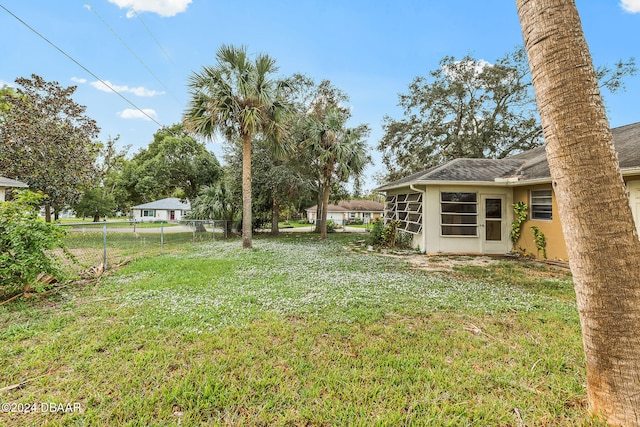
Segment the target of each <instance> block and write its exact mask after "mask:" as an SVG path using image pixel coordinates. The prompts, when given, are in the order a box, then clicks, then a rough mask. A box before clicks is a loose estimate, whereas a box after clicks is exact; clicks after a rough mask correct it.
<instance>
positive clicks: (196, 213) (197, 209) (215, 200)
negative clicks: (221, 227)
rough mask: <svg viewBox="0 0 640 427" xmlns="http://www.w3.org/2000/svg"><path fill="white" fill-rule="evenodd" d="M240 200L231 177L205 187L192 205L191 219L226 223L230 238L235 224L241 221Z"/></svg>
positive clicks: (226, 233)
mask: <svg viewBox="0 0 640 427" xmlns="http://www.w3.org/2000/svg"><path fill="white" fill-rule="evenodd" d="M239 201H240V200H239V199H238V198H237V197H234V194H233V190H232V186H231V183H230V180H229V175H228V174H225V175H224V176H223V178H222V179H220V180H219V181H218V182H216V183H215V184H213V185H210V186H207V187H204V188H203V189H202V190H201V191H200V194H199V195H198V197H196V198H195V199H194V200H193V202H192V203H191V212H189V215H188V217H189V218H190V219H211V220H224V221H225V228H226V229H225V235H226V236H230V235H231V232H232V227H233V223H234V222H235V221H237V220H239V219H240V212H241V209H242V206H241V204H240V203H239Z"/></svg>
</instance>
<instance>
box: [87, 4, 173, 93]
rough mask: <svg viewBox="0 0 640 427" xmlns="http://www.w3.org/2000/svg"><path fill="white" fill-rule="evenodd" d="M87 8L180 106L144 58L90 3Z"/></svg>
mask: <svg viewBox="0 0 640 427" xmlns="http://www.w3.org/2000/svg"><path fill="white" fill-rule="evenodd" d="M86 6H87V8H88V9H89V10H90V11H92V12H93V13H94V14H95V15H96V16H97V17H98V19H100V21H102V23H103V24H104V26H105V27H107V28H108V29H109V31H111V32H112V33H113V35H114V36H115V37H116V38H117V39H118V40H120V43H122V45H123V46H124V47H126V48H127V50H128V51H129V52H130V53H131V55H133V57H134V58H136V59H137V60H138V62H140V64H142V66H143V67H144V68H145V69H146V70H147V71H148V72H149V74H151V75H152V76H153V78H155V79H156V81H157V82H158V83H160V85H161V86H162V87H164V88H165V90H166V91H167V92H168V93H169V94H170V95H171V96H172V97H173V99H175V100H176V102H177V103H178V104H180V100H179V99H178V98H177V97H176V96H175V95H174V94H173V93H172V92H171V91H170V90H169V88H168V87H167V86H166V85H165V84H164V83H163V82H162V80H160V78H159V77H158V76H157V75H156V74H155V73H154V72H153V70H151V68H150V67H149V66H148V65H147V64H146V63H145V62H144V61H143V60H142V58H140V56H138V54H136V53H135V52H134V51H133V49H132V48H131V47H130V46H129V45H128V44H127V42H125V41H124V39H123V38H122V37H120V35H119V34H118V33H117V32H116V30H114V29H113V27H111V26H110V25H109V23H108V22H107V21H105V19H104V18H103V17H102V16H101V15H100V14H99V13H98V11H97V10H95V9H94V8H93V6H91V5H90V4H89V3H88V2H87V3H86ZM136 15H137V14H136Z"/></svg>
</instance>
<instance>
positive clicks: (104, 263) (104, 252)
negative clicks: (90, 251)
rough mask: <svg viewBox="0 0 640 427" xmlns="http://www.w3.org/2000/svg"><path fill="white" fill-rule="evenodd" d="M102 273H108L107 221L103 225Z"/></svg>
mask: <svg viewBox="0 0 640 427" xmlns="http://www.w3.org/2000/svg"><path fill="white" fill-rule="evenodd" d="M102 271H103V272H104V271H107V221H106V220H105V221H104V224H102Z"/></svg>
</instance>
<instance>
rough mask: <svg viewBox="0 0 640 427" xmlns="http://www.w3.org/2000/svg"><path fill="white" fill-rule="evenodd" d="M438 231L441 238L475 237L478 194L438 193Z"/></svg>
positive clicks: (476, 233)
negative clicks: (439, 230)
mask: <svg viewBox="0 0 640 427" xmlns="http://www.w3.org/2000/svg"><path fill="white" fill-rule="evenodd" d="M440 229H441V233H442V235H443V236H477V235H478V194H477V193H461V192H460V193H453V192H443V193H440Z"/></svg>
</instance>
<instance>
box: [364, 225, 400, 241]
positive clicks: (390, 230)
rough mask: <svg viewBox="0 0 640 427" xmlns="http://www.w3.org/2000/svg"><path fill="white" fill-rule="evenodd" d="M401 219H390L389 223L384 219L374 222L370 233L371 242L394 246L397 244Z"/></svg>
mask: <svg viewBox="0 0 640 427" xmlns="http://www.w3.org/2000/svg"><path fill="white" fill-rule="evenodd" d="M399 225H400V221H389V222H388V223H387V224H385V223H384V220H382V219H376V220H375V221H374V222H373V228H372V229H371V234H370V235H369V244H370V245H372V246H383V247H387V248H392V247H394V246H396V244H397V243H398V242H397V239H398V231H399V230H398V226H399Z"/></svg>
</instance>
